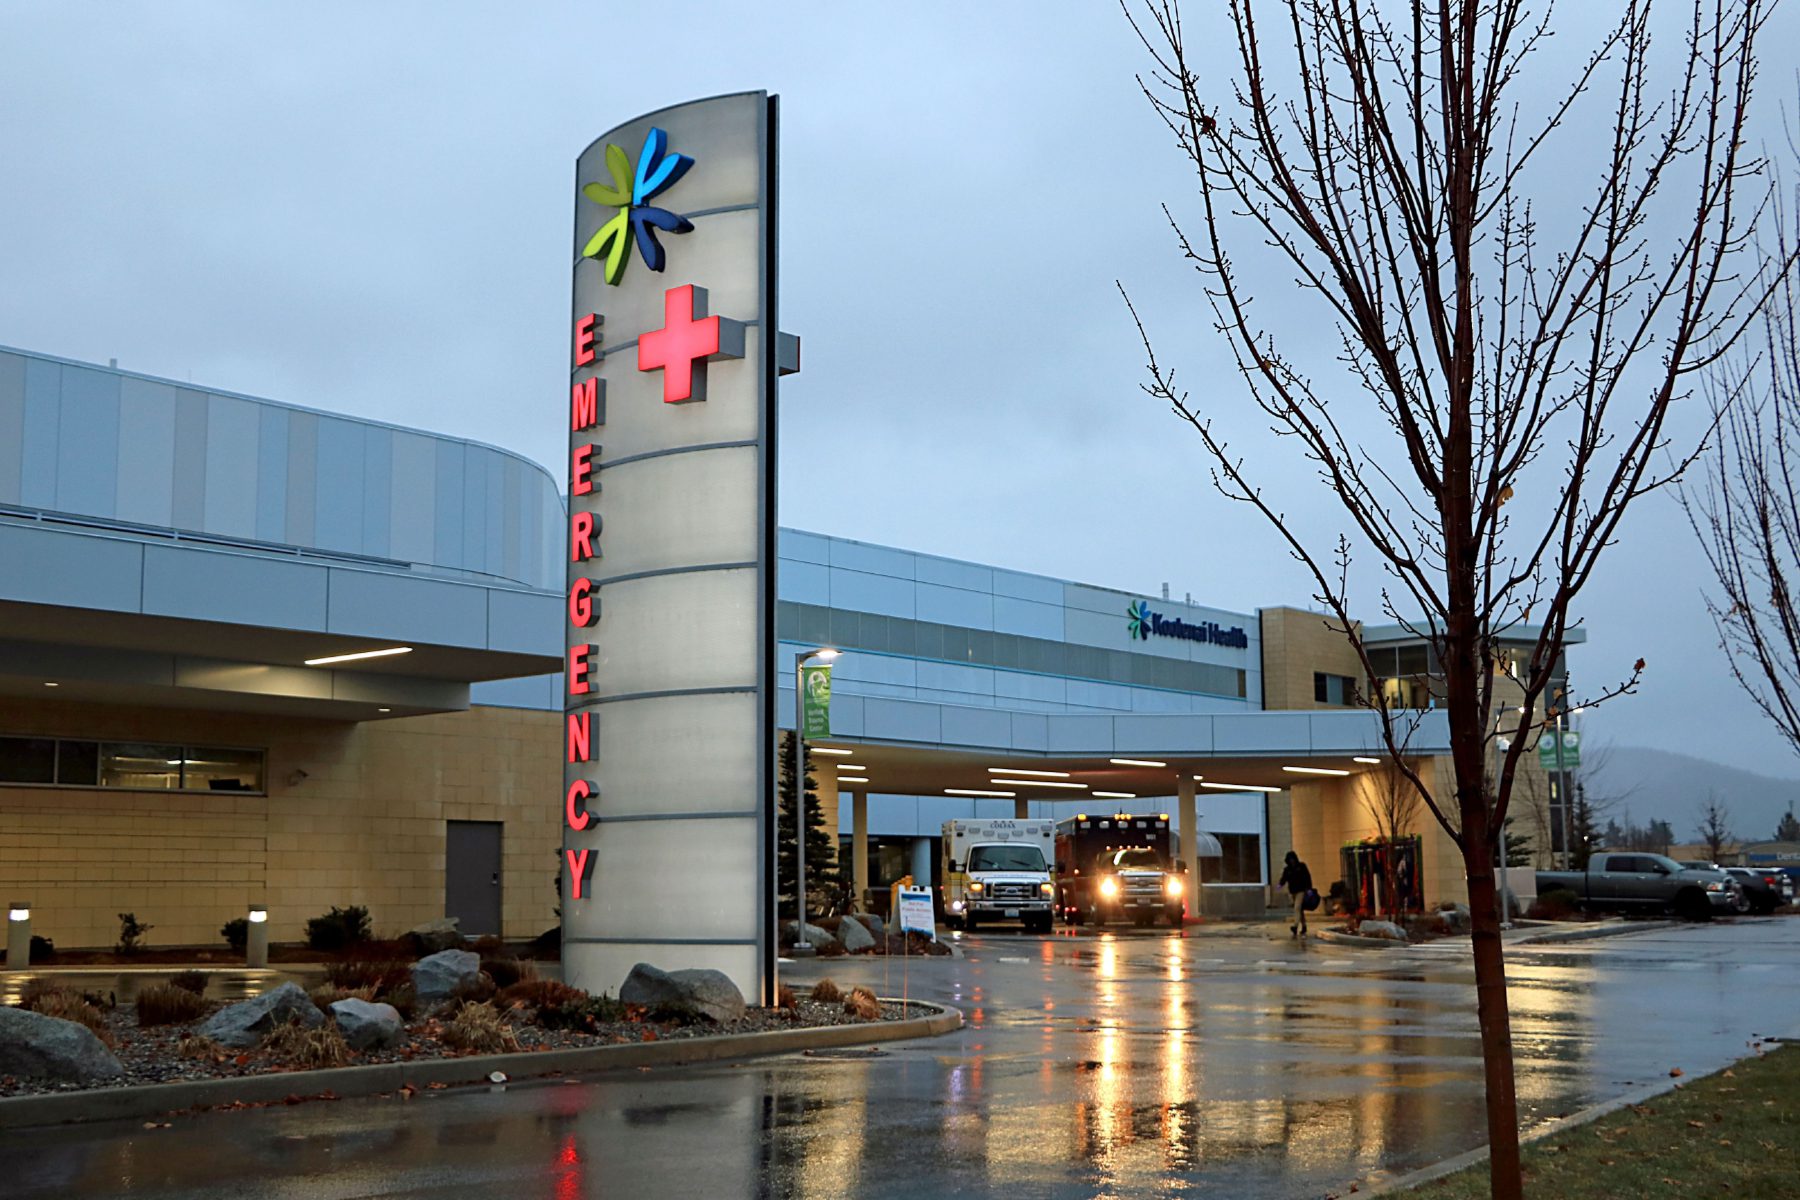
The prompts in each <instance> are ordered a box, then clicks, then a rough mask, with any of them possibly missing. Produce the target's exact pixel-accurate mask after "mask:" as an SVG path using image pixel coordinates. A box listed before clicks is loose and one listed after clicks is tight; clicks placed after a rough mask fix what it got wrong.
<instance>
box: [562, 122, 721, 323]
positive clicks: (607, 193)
mask: <svg viewBox="0 0 1800 1200" xmlns="http://www.w3.org/2000/svg"><path fill="white" fill-rule="evenodd" d="M693 165H694V160H693V159H691V158H689V157H688V156H687V155H685V154H670V153H669V135H668V134H666V133H664V132H663V131H662V130H660V129H657V128H655V127H652V128H651V130H650V132H649V134H648V135H647V136H646V137H645V138H644V148H643V150H642V152H640V153H639V154H638V160H637V170H636V171H633V170H632V167H631V159H630V158H629V157H627V155H626V154H625V152H624V151H623V150H621V149H619V148H618V147H617V146H614V145H610V144H609V145H608V146H607V147H606V170H607V173H608V174H610V175H611V176H612V183H611V184H604V183H590V184H588V185H586V186H585V187H583V188H582V189H581V194H582V195H584V196H586V197H587V198H588V199H589V200H592V201H593V202H594V203H595V204H598V205H600V206H601V207H602V208H617V209H618V210H619V211H618V212H617V213H615V214H613V218H612V220H610V221H608V222H607V223H606V224H604V225H602V226H601V227H600V232H599V233H596V234H595V235H594V236H593V237H591V238H589V239H588V244H587V246H586V248H585V249H583V250H582V252H581V256H582V257H583V258H599V257H600V256H601V255H602V254H604V255H605V256H606V282H608V283H610V284H612V285H613V286H615V287H616V286H618V283H619V281H620V280H621V279H623V278H625V260H626V258H627V257H628V253H627V248H628V246H629V244H630V243H631V242H633V241H636V242H637V247H638V254H640V255H641V256H642V257H643V260H644V265H645V266H646V267H649V268H650V269H651V270H652V271H661V270H662V269H663V261H664V257H663V248H662V243H661V242H659V241H657V240H656V231H657V230H658V229H661V230H665V231H667V232H669V233H688V232H691V231H692V230H693V228H694V224H693V222H692V221H689V220H688V219H687V218H686V217H684V216H681V215H679V214H677V213H672V212H670V211H669V210H668V209H666V208H656V207H653V206H652V205H651V204H650V201H651V200H654V199H655V198H656V197H657V196H658V195H660V194H662V193H663V192H666V191H668V190H669V189H670V188H671V187H674V186H675V182H676V181H677V180H678V179H680V178H681V177H682V176H683V175H686V174H687V172H688V168H689V167H691V166H693Z"/></svg>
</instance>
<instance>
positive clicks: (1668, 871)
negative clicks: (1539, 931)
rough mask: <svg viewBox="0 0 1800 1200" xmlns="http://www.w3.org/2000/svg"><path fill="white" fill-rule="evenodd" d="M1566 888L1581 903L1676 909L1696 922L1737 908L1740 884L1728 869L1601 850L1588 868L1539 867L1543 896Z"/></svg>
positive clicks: (1629, 909) (1630, 909)
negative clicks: (1571, 869) (1698, 866)
mask: <svg viewBox="0 0 1800 1200" xmlns="http://www.w3.org/2000/svg"><path fill="white" fill-rule="evenodd" d="M1551 888H1566V889H1568V890H1569V891H1571V892H1574V893H1575V895H1576V896H1577V897H1578V898H1579V899H1580V901H1581V906H1582V907H1583V908H1589V909H1606V910H1611V911H1614V912H1657V913H1661V912H1673V913H1675V914H1676V915H1677V916H1681V917H1686V918H1687V919H1689V920H1692V921H1704V920H1706V919H1708V918H1709V917H1711V916H1712V915H1713V914H1714V913H1719V912H1731V911H1733V909H1734V908H1735V906H1736V904H1737V890H1738V887H1737V883H1736V882H1735V881H1734V880H1733V879H1732V878H1731V876H1729V875H1727V874H1725V872H1723V871H1706V870H1694V869H1692V868H1689V867H1684V866H1682V865H1681V864H1680V863H1678V862H1676V861H1675V860H1674V859H1672V858H1668V857H1665V856H1664V855H1661V854H1644V853H1641V852H1638V851H1632V852H1631V853H1614V852H1608V853H1605V854H1596V855H1594V856H1593V857H1592V858H1590V859H1588V865H1587V870H1585V871H1539V872H1538V873H1537V890H1538V895H1539V896H1542V895H1543V894H1544V893H1545V892H1547V891H1549V890H1550V889H1551Z"/></svg>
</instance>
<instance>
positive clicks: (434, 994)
mask: <svg viewBox="0 0 1800 1200" xmlns="http://www.w3.org/2000/svg"><path fill="white" fill-rule="evenodd" d="M480 974H481V955H479V954H476V953H474V952H473V951H469V950H440V951H438V952H437V953H436V954H433V955H430V956H429V957H426V958H421V959H420V960H419V961H418V962H416V963H414V964H413V969H412V978H413V988H414V990H415V991H416V992H417V993H418V996H419V999H421V1000H448V999H449V998H450V997H451V996H452V995H454V994H455V992H456V989H457V988H459V987H462V986H463V985H464V984H468V985H470V986H473V985H474V984H475V982H476V977H477V976H479V975H480Z"/></svg>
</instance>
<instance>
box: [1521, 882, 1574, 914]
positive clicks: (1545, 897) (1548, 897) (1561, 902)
mask: <svg viewBox="0 0 1800 1200" xmlns="http://www.w3.org/2000/svg"><path fill="white" fill-rule="evenodd" d="M1580 910H1581V897H1579V896H1577V895H1576V894H1575V893H1574V892H1573V891H1571V890H1570V889H1568V888H1564V887H1553V888H1550V889H1549V890H1548V891H1545V892H1544V893H1543V894H1541V895H1540V896H1538V898H1537V900H1536V901H1535V902H1534V903H1533V904H1532V906H1531V911H1530V912H1529V913H1527V914H1526V915H1527V916H1529V917H1530V918H1531V919H1532V920H1534V921H1566V920H1568V919H1569V918H1570V917H1572V916H1574V915H1575V914H1576V913H1577V912H1579V911H1580Z"/></svg>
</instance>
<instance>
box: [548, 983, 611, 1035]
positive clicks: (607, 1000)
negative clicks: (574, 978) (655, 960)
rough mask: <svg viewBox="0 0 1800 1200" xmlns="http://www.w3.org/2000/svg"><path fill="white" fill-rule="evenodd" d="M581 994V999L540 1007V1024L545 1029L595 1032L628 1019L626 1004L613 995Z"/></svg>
mask: <svg viewBox="0 0 1800 1200" xmlns="http://www.w3.org/2000/svg"><path fill="white" fill-rule="evenodd" d="M580 996H581V998H580V999H579V1000H571V1001H569V1002H568V1003H565V1004H559V1005H556V1006H555V1007H545V1008H540V1009H538V1024H539V1025H542V1026H543V1027H544V1028H545V1029H573V1030H576V1031H578V1032H584V1033H593V1032H595V1031H597V1030H598V1029H599V1028H600V1026H602V1025H617V1024H618V1023H619V1022H621V1021H623V1020H625V1019H626V1016H627V1013H626V1011H625V1005H624V1004H623V1003H621V1002H620V1001H618V1000H614V999H613V998H612V997H611V996H590V995H588V994H587V993H585V992H582V993H580Z"/></svg>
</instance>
